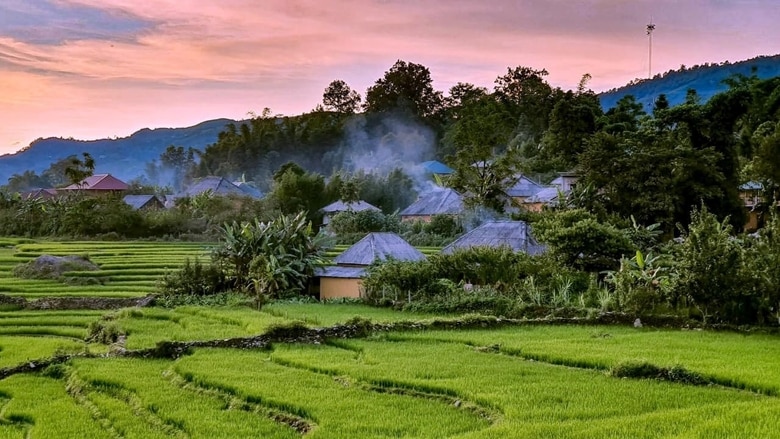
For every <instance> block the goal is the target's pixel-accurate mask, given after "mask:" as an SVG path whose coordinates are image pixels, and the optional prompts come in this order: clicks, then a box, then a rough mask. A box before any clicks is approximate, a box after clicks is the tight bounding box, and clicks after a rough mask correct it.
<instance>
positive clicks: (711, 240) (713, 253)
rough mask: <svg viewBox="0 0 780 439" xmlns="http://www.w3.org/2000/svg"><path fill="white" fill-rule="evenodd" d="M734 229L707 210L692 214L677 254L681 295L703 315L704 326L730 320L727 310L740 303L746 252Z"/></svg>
mask: <svg viewBox="0 0 780 439" xmlns="http://www.w3.org/2000/svg"><path fill="white" fill-rule="evenodd" d="M731 231H732V229H731V226H730V225H729V224H728V222H726V221H723V222H721V221H718V219H717V217H715V215H713V214H712V213H710V212H709V211H708V210H707V208H706V207H702V208H701V209H698V210H694V211H693V212H692V213H691V224H690V227H689V229H688V232H687V233H685V236H684V241H683V243H682V244H681V245H680V248H679V251H678V254H677V262H678V264H677V271H678V276H679V278H678V283H677V288H678V291H679V293H680V294H682V295H684V296H685V297H687V298H688V300H689V301H690V303H691V304H692V305H693V306H695V307H696V308H697V309H698V310H699V312H701V315H702V319H703V320H704V322H705V323H706V322H708V321H709V320H710V318H712V317H713V316H715V315H720V316H721V317H725V318H729V317H731V315H732V313H724V311H725V308H726V307H729V306H730V305H731V304H732V303H734V302H736V301H739V296H740V294H741V290H742V288H743V286H744V282H742V280H740V277H739V272H740V264H741V257H742V251H741V249H740V245H739V243H738V242H737V241H736V240H734V239H732V237H731Z"/></svg>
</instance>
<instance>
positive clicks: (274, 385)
mask: <svg viewBox="0 0 780 439" xmlns="http://www.w3.org/2000/svg"><path fill="white" fill-rule="evenodd" d="M342 250H343V249H342ZM207 251H208V249H207V248H206V246H204V245H203V244H187V243H185V244H182V243H94V242H71V243H45V242H30V241H19V240H17V241H10V240H7V241H0V288H3V289H4V290H3V291H4V292H2V293H0V294H12V295H17V296H21V297H30V298H33V297H46V295H47V294H52V295H62V294H64V293H67V294H66V295H72V296H78V295H86V296H93V297H106V296H110V295H111V292H118V293H121V294H118V295H119V296H120V297H132V296H133V295H143V294H146V293H147V292H148V291H151V289H149V290H145V291H133V290H131V289H128V288H129V287H130V286H132V285H134V284H133V283H132V282H147V283H149V284H151V285H153V282H154V280H155V279H156V277H157V276H158V273H160V272H161V271H164V270H165V269H167V268H168V267H174V266H175V265H176V264H178V263H180V262H181V261H183V259H184V258H185V257H188V256H189V257H193V256H197V255H206V254H207ZM335 251H338V250H335ZM42 253H48V254H82V253H88V254H89V256H90V259H91V260H93V261H94V262H96V263H98V264H99V265H100V266H101V271H103V272H104V273H103V274H106V272H107V273H108V274H106V276H107V277H110V279H109V280H107V281H106V282H105V283H104V284H100V285H94V286H90V287H93V288H94V290H90V289H87V288H88V287H79V286H69V285H62V284H57V283H56V282H52V283H51V284H53V285H48V284H46V283H45V282H42V281H29V282H30V283H29V284H25V283H24V282H18V281H16V280H15V278H13V277H11V274H10V270H12V269H13V266H15V264H17V263H19V262H20V261H25V260H29V258H31V257H35V255H38V254H42ZM145 270H149V271H148V272H147V271H145ZM84 275H85V276H86V274H84ZM124 276H127V277H124ZM147 278H149V279H147ZM112 284H114V285H113V286H112ZM54 286H58V287H59V288H61V289H62V290H56V289H55V288H54ZM47 287H50V288H51V289H50V290H49V289H47ZM8 288H13V289H14V290H13V291H8ZM101 288H103V289H101ZM355 317H361V318H363V319H368V320H370V321H371V322H374V323H380V322H381V323H390V322H396V321H421V322H424V321H426V320H428V319H432V318H434V317H436V316H432V315H426V314H412V313H402V312H397V311H393V310H389V309H383V308H372V307H368V306H364V305H358V304H336V303H328V304H318V303H306V304H299V303H272V304H269V305H266V306H264V307H263V308H262V309H261V310H256V309H252V308H249V307H242V306H234V307H212V308H207V307H202V306H182V307H178V308H175V309H163V308H127V309H120V310H113V311H89V310H70V311H55V310H46V311H18V310H17V311H14V310H0V439H5V438H15V439H16V438H18V439H26V438H156V437H160V438H163V437H165V438H168V437H175V438H248V437H263V438H398V437H407V438H445V437H453V438H463V439H466V438H659V437H663V438H775V437H780V429H778V421H777V419H778V415H780V367H778V360H777V359H778V358H780V357H779V356H778V352H780V351H779V350H778V346H779V342H780V337H779V336H777V335H771V334H761V333H756V334H742V333H735V332H712V331H694V330H679V329H654V328H648V327H644V328H634V327H625V326H573V325H570V326H565V325H561V326H547V325H530V324H528V325H515V326H503V327H494V328H482V329H458V330H441V329H437V330H432V329H429V330H422V329H417V330H407V331H398V330H396V331H387V332H374V333H372V334H369V335H368V336H365V337H362V338H350V339H341V338H340V339H327V340H324V341H318V342H316V343H315V342H311V341H308V342H306V343H276V344H272V345H271V346H270V347H268V348H255V349H243V350H242V349H235V348H194V349H191V350H190V351H189V352H187V353H186V354H185V355H183V356H180V357H178V358H176V359H171V358H151V357H146V358H133V357H129V356H123V352H127V350H130V351H133V350H137V349H139V350H140V349H148V348H153V347H155V346H157V345H158V343H160V342H164V341H178V342H188V341H209V340H223V339H228V338H233V337H251V336H257V335H260V334H263V333H266V332H268V331H274V330H278V328H280V327H283V326H285V325H287V326H289V325H290V324H291V323H294V322H296V324H298V325H301V324H302V325H305V326H307V327H310V328H320V327H329V326H332V325H336V324H339V323H344V322H347V321H350V320H352V319H354V318H355ZM450 318H457V317H452V316H450ZM98 326H108V327H111V328H113V330H115V331H117V333H118V334H121V336H120V337H118V338H116V340H114V341H112V342H110V341H105V340H103V342H99V341H97V340H96V339H94V338H90V331H91V328H92V329H94V328H95V327H98ZM64 356H70V357H68V358H70V359H68V360H66V361H64V362H60V363H56V364H53V365H50V366H48V367H46V368H42V369H40V370H38V371H35V372H23V373H11V372H10V371H11V370H13V369H14V368H17V367H21V366H25V365H29V364H35V363H36V362H39V361H41V360H45V359H48V358H52V357H58V358H65V357H64ZM638 362H643V363H647V364H651V365H655V366H658V367H663V368H672V367H682V368H684V370H686V371H689V372H691V373H694V374H697V376H700V377H703V378H704V379H705V380H706V382H707V383H709V384H706V385H695V384H691V383H685V382H673V381H660V380H657V379H638V378H617V377H615V376H613V375H612V374H611V373H610V371H611V370H612V369H613V368H615V367H617V366H620V365H622V364H626V363H638Z"/></svg>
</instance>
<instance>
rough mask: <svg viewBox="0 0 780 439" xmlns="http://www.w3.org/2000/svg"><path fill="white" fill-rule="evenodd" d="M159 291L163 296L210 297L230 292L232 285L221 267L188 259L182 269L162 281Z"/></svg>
mask: <svg viewBox="0 0 780 439" xmlns="http://www.w3.org/2000/svg"><path fill="white" fill-rule="evenodd" d="M157 289H158V291H159V292H160V293H161V294H162V295H163V296H184V295H189V296H210V295H214V294H217V293H222V292H225V291H228V290H230V284H229V283H228V281H227V278H226V277H225V274H224V273H223V272H222V270H221V269H219V267H217V266H215V265H212V264H208V265H203V264H201V263H200V260H198V259H197V258H196V259H195V261H194V262H190V259H189V258H187V259H185V260H184V265H183V266H182V268H180V269H179V270H178V271H174V272H171V273H168V274H166V275H165V276H163V277H162V279H160V281H159V282H158V286H157Z"/></svg>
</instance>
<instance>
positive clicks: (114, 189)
mask: <svg viewBox="0 0 780 439" xmlns="http://www.w3.org/2000/svg"><path fill="white" fill-rule="evenodd" d="M129 188H130V186H129V185H128V184H127V183H125V182H124V181H122V180H120V179H118V178H116V177H114V176H113V175H111V174H95V175H92V176H89V177H87V178H85V179H84V180H82V181H80V182H79V183H76V184H72V185H70V186H65V187H64V188H62V189H60V190H61V191H70V192H80V193H84V194H91V195H99V194H112V193H120V192H124V191H126V190H128V189H129Z"/></svg>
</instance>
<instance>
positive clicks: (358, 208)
mask: <svg viewBox="0 0 780 439" xmlns="http://www.w3.org/2000/svg"><path fill="white" fill-rule="evenodd" d="M364 210H372V211H374V212H381V210H380V209H379V208H378V207H376V206H374V205H373V204H371V203H367V202H365V201H363V200H358V201H352V202H349V203H345V202H343V201H341V200H339V201H336V202H334V203H330V204H328V205H327V206H325V207H323V208H322V209H320V212H322V214H323V216H322V225H324V226H327V225H328V223H330V219H331V218H333V217H334V216H336V214H339V213H341V212H362V211H364Z"/></svg>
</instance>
